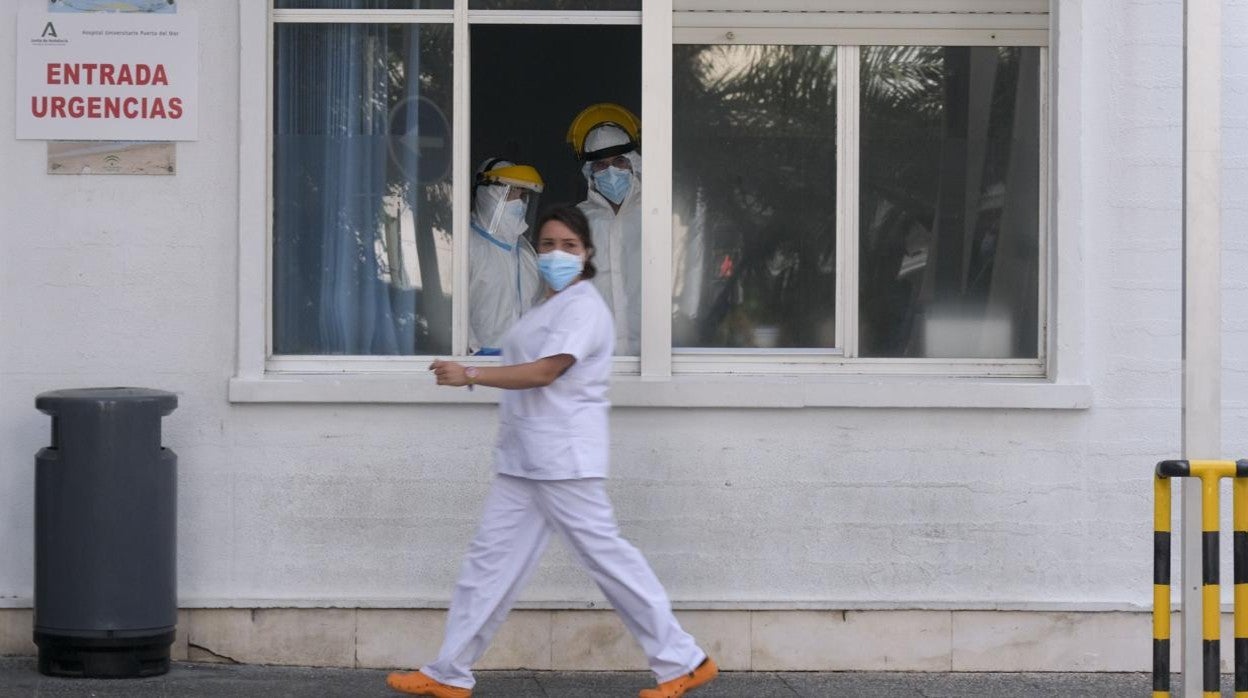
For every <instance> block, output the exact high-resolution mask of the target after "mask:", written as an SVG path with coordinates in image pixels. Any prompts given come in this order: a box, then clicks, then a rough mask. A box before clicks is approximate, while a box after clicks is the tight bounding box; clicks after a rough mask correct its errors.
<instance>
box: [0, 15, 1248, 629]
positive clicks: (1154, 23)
mask: <svg viewBox="0 0 1248 698" xmlns="http://www.w3.org/2000/svg"><path fill="white" fill-rule="evenodd" d="M182 6H183V7H186V8H188V9H190V8H193V9H195V10H197V11H198V12H199V15H200V27H201V30H200V31H201V39H200V40H201V58H200V61H201V66H202V74H201V76H200V85H201V103H202V104H203V105H204V106H205V113H204V114H203V116H202V118H201V120H200V124H201V126H200V139H199V140H198V141H196V142H192V143H183V144H179V145H178V174H177V175H176V176H174V177H142V178H139V177H73V176H49V175H45V174H44V168H45V158H44V143H43V142H35V141H14V140H12V138H11V135H10V136H6V141H5V142H6V147H5V149H4V151H3V152H4V155H5V157H4V158H3V160H4V167H3V170H2V171H0V197H3V198H2V199H0V201H3V211H4V218H3V223H4V225H3V229H2V232H0V606H26V605H29V603H30V596H31V589H32V574H33V573H32V563H31V558H32V552H33V551H32V543H31V541H32V517H33V512H32V502H33V469H34V453H35V451H36V450H37V449H38V448H39V447H40V446H42V445H43V444H44V443H45V442H46V441H47V433H48V419H47V418H46V417H45V416H43V415H41V414H39V413H38V412H36V411H35V409H34V404H33V403H34V396H35V395H36V394H38V393H39V392H42V391H45V390H51V389H56V388H62V387H74V386H83V385H140V386H147V387H155V388H163V389H167V390H172V391H175V392H177V393H178V394H179V396H180V401H181V405H180V407H179V409H178V410H177V411H176V412H175V413H174V414H173V415H171V416H170V417H169V418H167V419H166V420H165V442H166V444H167V445H169V446H171V447H173V448H174V449H175V450H176V451H177V452H178V454H179V456H180V464H179V467H180V492H179V524H180V533H179V585H180V588H179V591H180V595H181V597H182V603H183V605H190V606H203V605H208V606H213V605H240V606H254V605H261V606H272V605H276V606H280V605H290V604H308V603H313V604H315V603H323V604H330V605H347V606H358V605H383V606H408V605H423V604H432V605H438V604H442V603H445V601H446V599H447V598H448V596H449V593H450V589H451V584H452V581H453V578H454V576H455V573H456V570H457V567H458V559H459V556H460V554H461V552H462V551H463V549H464V547H465V545H466V543H467V541H468V539H469V537H470V536H471V534H472V530H473V526H474V525H475V520H476V516H477V512H478V509H479V505H480V501H481V496H482V494H483V492H484V489H485V487H486V484H487V482H488V479H489V471H490V469H489V458H490V444H491V441H492V438H493V430H494V412H493V409H492V408H491V407H488V406H468V405H465V406H450V407H448V406H444V405H424V406H422V405H407V406H404V405H392V406H370V405H341V406H339V405H303V406H292V405H266V404H248V405H234V404H230V403H229V402H228V401H227V399H226V388H227V381H228V379H229V378H230V377H231V375H233V372H234V364H235V341H236V334H237V326H236V315H237V299H236V294H237V290H236V289H237V253H236V249H237V243H238V230H237V225H238V220H237V217H238V204H237V181H238V176H237V162H238V160H237V158H238V155H237V118H238V87H237V76H238V70H239V66H238V60H237V56H238V49H239V46H238V16H237V4H236V3H234V2H217V1H213V2H208V1H205V0H201V1H198V2H196V1H195V0H183V3H182ZM1061 9H1062V16H1063V22H1064V26H1067V27H1071V28H1074V29H1079V36H1078V42H1077V43H1076V44H1075V45H1076V46H1081V49H1080V50H1079V53H1078V54H1077V55H1072V56H1070V57H1069V61H1068V62H1066V63H1064V64H1063V65H1071V66H1075V67H1077V70H1071V71H1070V73H1063V74H1061V75H1059V80H1060V81H1061V84H1062V89H1069V90H1075V91H1077V93H1078V96H1077V99H1076V100H1074V101H1073V103H1074V104H1076V106H1078V107H1079V108H1080V109H1081V111H1080V113H1079V116H1078V118H1079V119H1081V121H1082V128H1081V129H1080V133H1079V134H1078V135H1079V143H1080V148H1079V151H1078V152H1079V163H1078V164H1079V167H1080V169H1081V171H1082V180H1081V183H1080V180H1079V179H1078V178H1071V179H1070V180H1069V181H1067V182H1062V183H1059V188H1060V190H1059V192H1058V196H1059V197H1069V198H1062V199H1060V200H1059V205H1060V203H1061V202H1065V201H1076V202H1078V206H1076V207H1074V209H1073V210H1075V211H1076V212H1078V214H1079V215H1078V219H1077V220H1075V221H1074V222H1073V223H1074V224H1076V225H1078V226H1080V233H1079V234H1080V236H1081V241H1080V242H1079V244H1078V245H1077V246H1076V247H1075V248H1074V249H1069V248H1068V249H1066V250H1064V251H1062V254H1066V255H1071V257H1072V258H1073V259H1075V260H1081V263H1082V265H1083V266H1082V268H1079V267H1078V266H1077V265H1076V266H1074V267H1073V268H1065V269H1059V270H1058V274H1059V275H1060V274H1078V275H1079V278H1077V279H1074V282H1075V283H1074V286H1075V287H1076V288H1077V287H1080V286H1081V287H1082V288H1083V289H1084V293H1085V294H1086V298H1084V299H1083V300H1082V307H1081V308H1080V310H1081V311H1082V312H1083V313H1085V316H1084V317H1071V318H1064V319H1063V322H1067V323H1070V325H1069V326H1070V327H1072V328H1075V329H1074V330H1072V334H1073V336H1079V327H1080V325H1084V328H1083V329H1082V341H1081V342H1077V343H1075V344H1074V345H1073V346H1072V345H1070V344H1067V343H1061V340H1062V338H1060V337H1059V343H1061V350H1062V351H1064V352H1077V353H1078V354H1076V355H1075V356H1077V358H1079V359H1081V360H1082V362H1083V365H1084V366H1085V372H1086V375H1087V378H1088V379H1089V382H1090V383H1091V384H1092V386H1093V388H1094V393H1095V399H1094V405H1093V407H1092V408H1090V409H1087V410H1060V411H1059V410H1053V411H1044V410H985V409H947V410H917V409H852V408H837V409H802V410H785V409H777V410H746V409H731V410H715V409H686V410H681V409H648V408H619V409H617V410H616V411H615V413H614V416H613V422H612V426H613V429H614V446H613V459H614V474H615V478H614V481H613V483H612V490H611V491H612V493H613V495H614V497H615V499H616V504H617V508H618V513H619V517H620V519H621V522H622V525H623V528H624V531H625V533H626V534H627V535H628V536H629V537H630V538H631V539H632V540H633V541H634V542H635V543H636V544H637V545H638V546H639V547H640V548H641V549H642V550H643V551H644V552H645V553H646V554H647V555H648V557H649V558H650V560H651V562H652V563H653V564H654V566H655V567H656V569H657V571H658V573H659V575H660V577H661V578H662V579H663V580H664V581H665V583H666V584H667V585H668V588H669V591H670V593H671V595H672V597H673V598H674V599H675V600H676V601H677V602H678V603H681V604H684V605H688V606H694V607H718V606H728V607H737V606H740V607H771V606H779V607H796V606H805V605H808V604H809V605H816V606H830V607H844V606H873V607H892V606H902V607H911V606H929V605H940V606H952V607H958V608H978V607H984V606H989V607H991V606H995V605H1009V606H1021V607H1024V608H1049V607H1068V606H1074V607H1079V608H1089V609H1092V608H1101V607H1104V606H1105V605H1110V606H1114V607H1137V608H1138V607H1142V606H1145V605H1147V604H1148V603H1149V602H1150V600H1151V596H1150V584H1149V578H1150V567H1151V550H1152V548H1151V517H1152V501H1151V496H1152V488H1151V483H1150V480H1151V467H1152V464H1153V463H1154V462H1155V461H1157V460H1158V459H1161V458H1167V457H1176V456H1177V455H1178V448H1179V402H1178V398H1179V380H1180V361H1179V349H1180V336H1179V331H1180V308H1181V305H1180V269H1181V268H1180V252H1181V247H1180V223H1181V218H1180V205H1181V198H1180V182H1181V180H1180V171H1179V168H1180V162H1181V150H1180V144H1181V131H1180V122H1179V118H1180V104H1181V92H1180V90H1181V83H1180V79H1181V65H1182V63H1181V60H1182V53H1181V38H1182V37H1181V18H1182V17H1181V3H1180V2H1179V0H1168V1H1157V0H1148V1H1144V0H1136V1H1132V0H1096V1H1095V2H1092V1H1089V2H1077V1H1069V0H1063V2H1062V8H1061ZM14 15H15V10H14V9H11V8H10V7H9V6H6V8H5V9H4V10H3V11H0V46H3V47H5V48H3V49H2V50H0V57H2V58H3V65H0V133H4V134H12V133H13V114H14V109H15V105H14V103H13V100H14V89H13V82H12V81H13V77H14V71H13V67H12V63H13V57H14V55H13V46H14V43H15V37H14V22H13V16H14ZM1224 19H1225V22H1226V27H1227V29H1226V32H1225V34H1226V52H1225V60H1226V80H1225V88H1224V90H1225V91H1224V95H1225V96H1224V99H1225V105H1224V113H1225V117H1224V123H1225V129H1226V130H1225V135H1224V143H1225V146H1226V152H1225V163H1226V179H1225V181H1224V192H1225V197H1226V207H1225V211H1224V219H1223V220H1224V249H1225V253H1224V267H1225V268H1224V273H1225V274H1226V277H1225V288H1226V291H1225V297H1224V303H1225V317H1226V320H1225V335H1224V352H1225V359H1224V360H1225V369H1224V374H1225V383H1224V398H1225V413H1224V422H1225V428H1224V437H1223V438H1224V443H1225V452H1226V455H1227V456H1228V457H1236V456H1242V457H1248V399H1246V398H1245V397H1244V396H1245V395H1246V394H1248V314H1246V313H1245V310H1244V309H1245V308H1248V243H1246V242H1245V236H1244V234H1243V232H1242V231H1243V230H1244V229H1245V227H1248V187H1245V170H1246V166H1248V118H1245V117H1244V116H1243V115H1244V114H1245V113H1248V88H1245V85H1246V84H1248V82H1246V81H1245V79H1244V78H1245V73H1248V44H1246V43H1245V39H1244V38H1243V37H1244V36H1248V0H1226V10H1225V15H1224ZM1072 38H1074V37H1073V35H1072ZM1075 123H1078V122H1075ZM1068 224H1069V222H1068ZM1070 356H1072V355H1071V354H1067V355H1064V356H1063V360H1066V359H1069V358H1070ZM1228 505H1229V501H1228ZM552 553H553V554H551V555H549V556H548V559H547V561H546V562H545V564H544V565H543V567H542V569H541V571H540V572H539V574H538V575H537V576H536V578H535V579H534V581H533V583H532V585H531V586H530V588H529V590H528V591H527V592H526V593H525V595H524V597H523V598H524V599H525V601H526V602H528V603H542V604H549V605H555V606H560V607H573V608H576V607H584V606H586V605H588V604H590V603H593V604H595V605H597V604H600V603H601V596H600V595H599V594H598V592H597V591H596V590H594V589H593V587H592V586H591V585H590V584H589V583H588V582H587V581H586V579H585V576H584V575H583V574H582V573H580V572H579V571H578V570H577V569H576V568H575V566H574V565H573V564H572V563H571V562H570V558H569V557H568V556H567V555H565V554H564V553H563V552H561V551H552ZM1224 559H1228V560H1229V556H1227V555H1224ZM1228 564H1229V563H1228ZM1228 570H1229V568H1228ZM1227 574H1228V575H1229V571H1228V573H1227ZM1228 579H1229V576H1228Z"/></svg>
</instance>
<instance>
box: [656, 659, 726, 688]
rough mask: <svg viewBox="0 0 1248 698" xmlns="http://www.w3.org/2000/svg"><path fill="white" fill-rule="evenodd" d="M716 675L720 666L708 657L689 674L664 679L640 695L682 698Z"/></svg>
mask: <svg viewBox="0 0 1248 698" xmlns="http://www.w3.org/2000/svg"><path fill="white" fill-rule="evenodd" d="M716 676H719V667H717V666H715V662H714V661H712V660H711V658H710V657H707V658H706V659H704V660H702V663H701V664H699V665H698V666H697V668H696V669H694V670H693V671H691V672H689V673H688V674H685V675H684V676H677V677H676V678H674V679H672V680H671V681H664V682H663V683H661V684H659V685H658V686H657V687H655V688H645V689H642V691H641V693H639V694H638V696H639V697H640V698H680V697H681V696H683V695H685V694H686V693H688V692H689V691H692V690H693V689H695V688H697V687H698V686H701V685H703V684H707V683H710V682H711V680H712V679H714V678H715V677H716Z"/></svg>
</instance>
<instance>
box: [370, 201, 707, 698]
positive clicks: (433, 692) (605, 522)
mask: <svg viewBox="0 0 1248 698" xmlns="http://www.w3.org/2000/svg"><path fill="white" fill-rule="evenodd" d="M536 227H537V230H538V247H537V252H538V269H539V271H540V273H541V275H542V278H543V280H544V281H545V282H546V284H547V286H548V287H549V288H548V290H547V294H546V298H545V300H543V301H542V302H541V303H539V304H537V305H535V306H534V307H533V308H532V309H531V310H529V311H528V312H527V313H525V314H524V315H523V316H521V318H520V320H519V321H518V322H516V324H515V325H513V326H512V328H511V329H510V330H509V331H508V332H507V334H506V335H505V336H504V337H503V341H502V362H501V364H502V365H500V366H489V367H471V366H468V367H465V366H463V365H461V364H458V363H455V362H453V361H434V362H433V364H432V365H430V367H429V368H430V370H432V371H433V372H434V375H436V376H437V381H438V385H448V386H469V387H471V386H473V385H485V386H490V387H493V388H502V389H504V392H503V393H502V395H501V397H500V400H499V434H498V442H497V444H496V447H495V451H494V461H495V463H494V465H495V470H496V472H497V475H496V476H495V478H494V482H493V484H492V486H491V487H490V492H489V494H488V495H487V496H486V499H485V510H484V512H483V513H482V515H481V524H480V527H479V528H478V530H477V533H476V536H475V537H474V538H473V541H472V544H471V545H470V546H469V548H468V553H467V554H466V555H465V557H464V561H463V565H462V567H461V568H460V572H459V581H458V582H457V583H456V585H455V591H454V594H453V595H452V597H451V607H450V610H449V611H448V615H447V621H446V635H445V637H444V638H443V641H442V649H441V650H440V651H439V652H438V657H437V659H435V660H434V661H433V662H431V663H429V664H427V665H425V666H424V667H422V668H421V669H420V671H413V672H407V673H400V672H395V673H393V674H391V675H390V677H389V678H388V679H387V683H388V684H389V685H390V687H391V688H394V689H396V690H399V691H402V692H404V693H411V694H415V695H422V696H435V697H436V698H467V697H468V696H470V695H472V687H473V683H474V680H473V676H472V665H473V663H474V662H476V661H477V660H478V659H479V658H480V657H481V655H482V654H484V653H485V650H486V647H487V646H488V645H489V643H490V639H491V638H493V636H494V633H495V632H496V631H497V630H498V627H499V626H500V625H501V624H502V622H503V619H504V618H506V616H507V612H508V610H510V608H511V605H512V604H513V603H514V602H515V600H516V596H517V595H519V593H520V590H521V589H522V588H523V587H524V584H525V582H526V581H527V580H528V578H529V576H530V575H531V574H532V572H533V570H534V569H535V568H536V567H537V563H538V561H539V560H540V559H541V556H542V551H543V550H544V549H545V547H546V544H547V542H549V540H550V536H551V534H552V533H554V532H558V533H559V534H560V535H561V536H562V537H563V539H564V540H565V541H567V543H568V544H569V545H570V547H571V549H572V551H573V552H574V554H575V555H576V557H577V559H578V560H579V561H580V563H581V564H582V565H583V566H584V567H585V569H586V570H587V571H588V572H589V574H590V576H592V577H593V579H594V582H596V583H597V584H598V588H599V589H601V590H602V593H603V594H604V595H605V596H606V597H607V599H608V600H609V601H610V602H611V605H612V606H613V607H614V608H615V610H616V612H617V613H619V614H620V617H621V619H623V621H624V624H625V625H626V626H627V627H628V630H629V632H631V633H632V635H633V637H634V638H636V640H637V642H638V643H640V644H641V648H642V650H644V651H645V653H646V657H647V658H648V660H649V663H650V669H651V670H652V671H653V672H654V674H655V676H656V677H657V678H658V682H659V685H658V686H657V687H656V688H651V689H645V690H643V691H641V698H679V696H683V695H685V693H686V692H687V691H689V690H690V689H693V688H695V687H697V686H701V685H702V684H705V683H707V682H708V681H710V680H711V679H713V678H715V675H716V674H717V673H718V669H717V668H716V666H715V662H713V661H712V660H711V659H710V658H709V657H707V656H706V653H705V652H703V651H702V650H701V648H699V647H698V645H697V643H695V642H694V639H693V637H692V636H690V635H689V633H687V632H685V631H684V630H683V629H682V628H681V627H680V623H678V622H677V621H676V617H675V616H674V615H672V609H671V603H670V602H669V601H668V598H667V592H665V591H664V590H663V585H662V584H660V583H659V580H658V578H657V577H655V575H654V572H653V570H651V569H650V565H649V564H648V563H647V562H646V560H645V558H644V557H642V555H641V553H640V552H638V551H637V549H636V548H634V547H633V546H632V545H630V544H629V543H628V541H626V540H624V539H623V538H622V537H621V536H620V531H619V528H618V526H617V525H616V522H615V514H614V513H613V512H612V509H611V501H610V500H609V499H608V498H607V491H606V477H607V453H608V419H607V418H608V412H609V411H610V407H611V405H610V403H609V402H608V401H607V387H608V383H609V379H610V374H611V356H612V354H613V353H614V342H615V339H614V338H615V330H614V323H613V321H612V318H611V313H610V311H608V310H607V306H606V304H605V303H604V302H603V300H602V297H601V296H600V295H599V294H598V292H597V291H596V290H595V289H594V286H593V284H589V283H582V282H583V281H586V280H588V279H591V278H593V276H594V265H593V262H592V260H593V256H594V249H593V246H592V245H591V243H590V234H589V223H588V222H587V221H586V220H585V215H584V214H583V213H581V212H580V211H579V210H577V209H576V208H575V207H572V206H564V207H558V208H554V209H551V210H549V211H547V212H546V213H544V214H543V215H542V216H541V217H540V218H539V219H538V222H537V226H536Z"/></svg>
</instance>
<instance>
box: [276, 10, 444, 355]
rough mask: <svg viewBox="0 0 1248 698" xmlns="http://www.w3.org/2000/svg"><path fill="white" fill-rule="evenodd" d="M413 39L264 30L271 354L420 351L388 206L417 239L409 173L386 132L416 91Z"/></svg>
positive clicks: (380, 33)
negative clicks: (270, 92)
mask: <svg viewBox="0 0 1248 698" xmlns="http://www.w3.org/2000/svg"><path fill="white" fill-rule="evenodd" d="M419 31H420V29H419V27H417V26H414V25H411V26H409V27H407V28H404V27H402V26H395V25H370V24H279V25H277V27H276V37H275V39H276V40H275V46H276V50H275V80H274V85H275V87H274V89H275V93H274V124H273V129H274V155H273V157H274V162H273V173H274V175H273V202H274V227H273V238H274V239H273V246H274V269H273V273H274V287H273V296H274V297H273V303H274V306H273V307H274V313H273V320H274V328H273V329H274V352H275V353H278V354H347V355H379V354H413V353H416V350H417V345H418V343H424V342H420V341H419V337H418V336H420V335H427V332H422V331H421V328H422V327H427V325H428V320H427V318H421V317H418V314H417V307H418V305H419V299H418V298H417V293H418V290H417V289H415V288H413V287H412V285H411V284H410V282H409V281H408V280H407V279H405V278H404V268H405V265H404V260H403V249H402V246H401V245H400V244H399V242H400V240H399V237H400V236H399V221H400V219H401V218H402V215H401V212H400V211H397V210H396V208H395V206H394V202H395V201H403V202H404V205H405V206H406V207H407V208H408V209H409V210H410V211H411V212H412V213H413V219H414V220H416V221H417V222H418V224H417V226H416V227H417V230H418V231H419V230H420V228H421V226H420V225H419V221H420V220H421V217H420V215H419V212H420V207H421V206H422V203H421V201H419V200H418V198H419V197H418V194H417V186H416V183H415V182H411V181H408V179H407V177H405V176H404V175H403V172H404V171H406V172H414V171H415V170H414V169H409V168H408V167H407V166H406V165H407V163H401V162H399V163H396V162H395V161H394V160H395V159H394V158H392V157H391V155H390V153H391V151H392V148H391V145H392V143H391V134H390V130H391V125H390V124H389V116H390V114H391V110H392V108H393V107H394V105H396V104H399V103H401V102H402V101H403V100H405V99H406V98H408V97H409V96H413V95H414V94H415V93H417V92H418V91H419V85H420V81H419V79H418V78H417V76H420V61H419V46H420V40H419ZM409 90H410V91H411V92H412V93H413V95H409V94H408V92H409ZM407 111H408V112H413V111H414V110H407ZM410 118H414V117H407V118H405V119H404V120H405V121H407V120H408V119H410ZM410 125H411V124H410V123H409V124H406V125H405V126H410ZM403 157H413V156H412V155H408V156H403ZM400 159H401V158H400ZM424 227H425V228H426V233H425V236H426V237H428V236H429V235H428V232H427V229H428V226H424ZM417 235H418V236H420V235H421V233H420V232H418V233H417ZM425 246H426V247H431V242H429V243H427V244H426V245H425ZM416 247H417V248H418V249H420V248H421V247H422V245H421V244H420V243H419V242H418V244H417V245H416ZM422 252H423V250H422ZM429 253H430V255H431V256H432V253H433V250H432V249H429ZM421 261H425V260H421ZM433 261H434V265H433V270H434V272H435V278H433V279H430V278H428V276H425V277H424V284H423V286H424V287H425V289H432V290H433V291H434V292H439V291H438V289H439V285H438V284H437V278H436V260H433ZM424 266H426V265H422V270H423V269H424Z"/></svg>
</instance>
